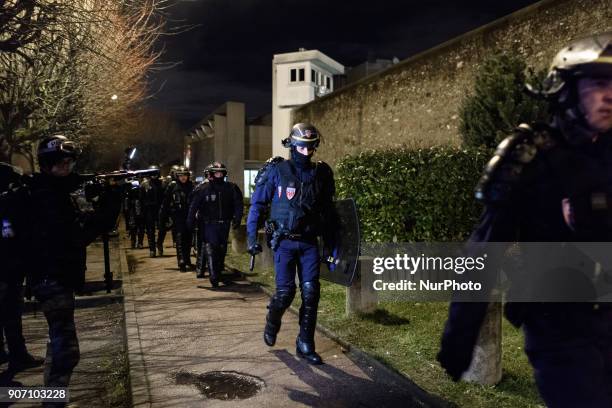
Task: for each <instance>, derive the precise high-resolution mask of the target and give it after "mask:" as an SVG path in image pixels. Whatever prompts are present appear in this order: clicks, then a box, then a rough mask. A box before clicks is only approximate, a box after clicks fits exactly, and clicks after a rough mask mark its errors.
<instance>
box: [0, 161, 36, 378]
mask: <svg viewBox="0 0 612 408" xmlns="http://www.w3.org/2000/svg"><path fill="white" fill-rule="evenodd" d="M21 184H22V175H21V171H20V169H17V168H16V167H13V166H11V165H9V164H7V163H3V162H0V194H3V195H1V196H0V222H1V223H2V225H1V226H2V234H1V235H0V259H2V267H1V268H0V362H1V363H4V362H6V361H8V362H9V372H10V373H14V372H17V371H19V370H21V369H22V368H27V367H32V366H37V365H40V364H42V363H43V360H42V359H37V358H34V357H33V356H31V355H30V354H29V353H28V351H27V348H26V345H25V339H24V337H23V331H22V320H21V317H22V313H23V296H24V293H23V280H24V268H25V267H26V264H25V263H24V259H25V256H26V255H25V253H24V251H23V250H24V248H25V247H26V245H27V239H25V238H26V237H25V236H24V234H25V225H24V224H25V221H26V217H27V215H26V214H25V213H24V212H23V211H22V209H23V206H24V203H23V202H21V197H20V194H19V193H18V192H17V191H7V190H9V186H10V188H11V189H12V190H14V189H17V188H19V186H21ZM5 335H6V340H7V341H6V342H7V346H8V354H6V352H5V350H4V336H5Z"/></svg>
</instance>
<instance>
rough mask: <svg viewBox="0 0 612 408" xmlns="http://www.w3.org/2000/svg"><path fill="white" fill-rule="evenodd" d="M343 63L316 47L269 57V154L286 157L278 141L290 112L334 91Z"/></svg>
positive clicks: (283, 135) (288, 123)
mask: <svg viewBox="0 0 612 408" xmlns="http://www.w3.org/2000/svg"><path fill="white" fill-rule="evenodd" d="M343 74H344V66H343V65H342V64H340V63H338V62H337V61H334V60H333V59H331V58H330V57H328V56H327V55H325V54H323V53H322V52H320V51H318V50H304V49H303V48H301V49H300V51H298V52H290V53H286V54H276V55H274V58H273V59H272V156H283V157H288V154H289V152H288V151H287V149H285V148H283V146H282V144H281V140H283V139H284V138H286V137H287V136H288V135H289V131H290V130H291V126H292V125H293V123H291V111H292V109H293V108H295V107H297V106H300V105H303V104H305V103H308V102H310V101H312V100H314V99H315V98H317V97H318V96H322V95H324V94H326V93H329V92H332V91H333V90H334V75H343Z"/></svg>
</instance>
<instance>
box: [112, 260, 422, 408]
mask: <svg viewBox="0 0 612 408" xmlns="http://www.w3.org/2000/svg"><path fill="white" fill-rule="evenodd" d="M126 252H127V257H128V259H129V264H130V268H129V269H130V273H129V274H126V275H125V276H124V282H123V284H124V293H125V308H126V328H127V335H128V355H129V359H130V378H131V383H132V397H133V404H134V406H135V407H143V406H147V407H148V406H153V407H176V406H180V407H200V406H206V407H242V406H245V407H246V406H248V407H296V406H316V407H412V406H423V405H421V404H419V403H418V402H416V401H415V398H414V397H413V396H412V395H411V393H410V391H409V390H410V385H409V384H408V383H407V382H404V381H402V379H400V378H399V377H397V376H394V375H392V374H389V372H388V371H386V370H383V369H380V368H379V367H376V366H368V365H367V364H364V363H356V362H354V361H352V360H351V359H350V358H349V357H348V356H347V355H346V354H344V353H343V351H342V350H341V348H340V346H339V345H338V344H337V343H335V342H333V341H332V340H330V339H328V338H325V337H322V336H320V335H319V333H317V337H316V344H317V351H318V352H319V353H320V354H321V356H322V357H323V360H324V361H325V362H326V364H324V365H322V366H309V365H308V364H306V363H305V362H303V361H301V360H299V359H298V358H296V357H295V336H296V334H297V330H298V322H297V318H296V316H295V315H294V314H292V313H289V312H288V313H286V314H285V316H284V318H283V328H282V329H281V332H280V334H279V337H278V342H277V344H276V346H275V347H273V348H269V347H267V346H266V345H265V344H264V342H263V339H262V329H263V324H264V321H265V313H266V305H267V303H268V297H267V296H266V295H265V294H263V293H262V292H260V291H259V289H258V288H257V287H255V286H253V285H251V284H250V283H249V282H247V281H245V280H242V279H237V280H235V281H234V283H233V284H231V285H228V286H222V287H221V288H218V289H216V290H215V289H212V288H211V286H210V283H209V282H208V280H199V279H196V278H195V274H194V273H193V272H187V273H180V272H179V271H178V268H177V266H176V258H175V256H174V254H175V252H174V250H172V249H166V252H167V254H165V255H164V257H162V258H155V259H151V258H148V251H145V250H130V249H128V250H126ZM298 296H299V295H298ZM217 370H218V371H237V372H240V373H244V374H248V375H251V376H255V377H258V378H259V379H261V380H263V381H264V382H265V387H264V388H263V389H262V391H260V392H259V393H258V394H257V395H255V396H253V397H251V398H248V399H244V400H229V401H223V400H218V399H208V398H206V397H205V396H204V395H202V394H201V393H200V392H199V391H198V389H197V388H196V386H194V385H190V384H187V385H178V384H177V380H176V375H177V373H186V372H187V373H193V374H203V373H206V372H210V371H217Z"/></svg>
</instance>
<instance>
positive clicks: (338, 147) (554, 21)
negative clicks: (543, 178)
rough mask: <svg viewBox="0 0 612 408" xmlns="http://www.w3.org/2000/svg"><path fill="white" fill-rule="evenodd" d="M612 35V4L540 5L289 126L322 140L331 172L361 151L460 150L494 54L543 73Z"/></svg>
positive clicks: (372, 80) (558, 0)
mask: <svg viewBox="0 0 612 408" xmlns="http://www.w3.org/2000/svg"><path fill="white" fill-rule="evenodd" d="M611 29H612V0H544V1H541V2H539V3H536V4H534V5H532V6H530V7H527V8H525V9H523V10H520V11H518V12H516V13H514V14H511V15H509V16H507V17H504V18H502V19H500V20H497V21H494V22H492V23H491V24H488V25H486V26H483V27H480V28H479V29H477V30H474V31H472V32H469V33H467V34H465V35H463V36H461V37H458V38H455V39H453V40H451V41H449V42H447V43H444V44H441V45H439V46H437V47H435V48H433V49H430V50H428V51H426V52H423V53H421V54H418V55H416V56H414V57H411V58H409V59H407V60H404V61H402V62H400V63H399V64H396V65H394V66H393V67H391V68H390V69H387V70H385V71H382V72H378V73H376V74H374V75H371V76H369V77H366V78H364V79H362V80H361V81H359V82H356V83H354V84H351V85H349V86H347V87H345V88H342V89H340V90H338V91H336V92H334V93H332V94H330V95H327V96H325V97H322V98H320V99H317V100H315V101H313V102H311V103H309V104H306V105H304V106H301V107H300V108H298V109H296V110H295V111H294V113H293V121H294V122H302V121H307V122H311V123H313V124H314V125H316V126H317V127H318V128H319V130H320V131H321V133H322V135H323V144H322V146H321V148H320V150H319V151H318V152H317V157H318V158H320V159H322V160H325V161H327V162H328V163H330V164H331V165H335V164H336V163H337V162H338V160H339V159H341V158H342V157H343V156H344V155H347V154H355V153H357V152H359V151H361V150H364V149H390V148H397V147H412V148H418V147H428V146H433V145H440V144H453V145H458V144H459V143H460V137H459V130H458V129H459V106H460V104H461V101H462V99H463V98H464V97H465V95H466V94H467V93H469V92H470V90H471V89H472V87H473V78H474V75H475V72H476V69H477V68H478V66H479V64H480V63H481V62H482V61H483V60H484V59H485V58H486V57H487V56H488V55H491V54H493V53H495V52H510V53H515V54H519V55H521V56H522V57H524V58H525V59H526V61H527V64H528V65H529V66H531V67H533V68H535V69H541V68H545V67H547V66H548V64H549V62H550V61H551V59H552V57H553V56H554V55H555V53H556V52H557V51H558V50H560V49H561V48H562V47H563V46H564V45H566V43H567V42H568V41H570V40H571V39H574V38H577V37H580V36H582V35H585V34H589V33H594V32H602V31H608V30H611Z"/></svg>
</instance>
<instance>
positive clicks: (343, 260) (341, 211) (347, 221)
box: [321, 198, 361, 286]
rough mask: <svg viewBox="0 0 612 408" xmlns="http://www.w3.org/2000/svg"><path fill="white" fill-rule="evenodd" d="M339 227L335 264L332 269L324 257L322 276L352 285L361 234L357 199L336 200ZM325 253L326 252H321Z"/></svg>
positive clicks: (331, 280) (342, 283) (345, 284)
mask: <svg viewBox="0 0 612 408" xmlns="http://www.w3.org/2000/svg"><path fill="white" fill-rule="evenodd" d="M334 210H335V213H336V217H337V224H338V228H337V230H336V233H335V244H336V245H335V251H334V252H335V256H334V257H333V259H331V261H332V262H333V264H334V265H335V268H334V270H333V271H332V270H330V269H331V266H330V262H325V261H328V260H326V259H324V260H323V261H324V266H323V267H322V268H321V278H322V279H325V280H327V281H330V282H333V283H337V284H339V285H343V286H351V284H352V283H353V279H354V278H355V275H356V273H357V262H358V259H359V251H360V247H359V245H360V243H361V235H360V232H359V219H358V217H357V206H356V205H355V200H353V199H352V198H348V199H345V200H339V201H335V202H334ZM321 253H325V252H321Z"/></svg>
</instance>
